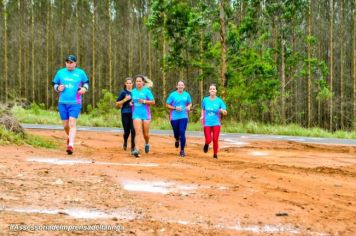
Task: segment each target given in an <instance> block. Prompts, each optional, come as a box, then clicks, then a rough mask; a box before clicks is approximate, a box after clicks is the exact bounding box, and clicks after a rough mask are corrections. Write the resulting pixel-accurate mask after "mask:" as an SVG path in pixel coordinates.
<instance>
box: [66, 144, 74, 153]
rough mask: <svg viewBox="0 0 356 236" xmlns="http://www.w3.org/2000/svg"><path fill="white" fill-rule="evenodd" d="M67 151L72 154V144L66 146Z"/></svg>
mask: <svg viewBox="0 0 356 236" xmlns="http://www.w3.org/2000/svg"><path fill="white" fill-rule="evenodd" d="M67 153H68V155H72V154H73V147H72V146H69V145H68V146H67Z"/></svg>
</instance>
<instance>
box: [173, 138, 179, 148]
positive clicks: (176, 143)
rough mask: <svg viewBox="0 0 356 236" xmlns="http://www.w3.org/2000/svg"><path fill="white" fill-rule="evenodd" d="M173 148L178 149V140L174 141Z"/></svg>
mask: <svg viewBox="0 0 356 236" xmlns="http://www.w3.org/2000/svg"><path fill="white" fill-rule="evenodd" d="M174 146H175V147H176V148H179V140H177V139H176V141H175V142H174Z"/></svg>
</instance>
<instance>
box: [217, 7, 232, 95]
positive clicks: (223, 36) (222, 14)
mask: <svg viewBox="0 0 356 236" xmlns="http://www.w3.org/2000/svg"><path fill="white" fill-rule="evenodd" d="M229 4H230V3H229V1H228V0H220V5H219V6H220V8H219V10H220V14H219V20H220V47H221V49H220V84H221V94H222V97H223V98H225V96H226V92H225V87H226V84H227V78H226V74H227V65H226V64H227V63H226V51H227V42H226V37H227V34H226V22H225V7H226V6H227V5H229Z"/></svg>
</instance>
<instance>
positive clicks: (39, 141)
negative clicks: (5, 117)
mask: <svg viewBox="0 0 356 236" xmlns="http://www.w3.org/2000/svg"><path fill="white" fill-rule="evenodd" d="M0 144H17V145H23V144H29V145H31V146H34V147H43V148H56V147H57V144H56V143H55V142H54V141H53V140H49V139H46V138H43V137H40V136H38V135H31V134H30V135H28V134H27V135H25V136H23V135H21V134H15V133H13V132H10V131H8V130H5V129H3V128H2V127H0Z"/></svg>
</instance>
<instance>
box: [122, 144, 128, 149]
mask: <svg viewBox="0 0 356 236" xmlns="http://www.w3.org/2000/svg"><path fill="white" fill-rule="evenodd" d="M122 147H123V149H124V150H125V151H126V150H127V142H124V144H123V145H122Z"/></svg>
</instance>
